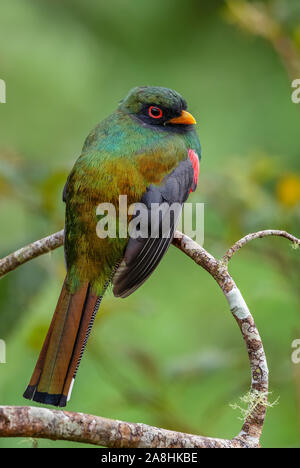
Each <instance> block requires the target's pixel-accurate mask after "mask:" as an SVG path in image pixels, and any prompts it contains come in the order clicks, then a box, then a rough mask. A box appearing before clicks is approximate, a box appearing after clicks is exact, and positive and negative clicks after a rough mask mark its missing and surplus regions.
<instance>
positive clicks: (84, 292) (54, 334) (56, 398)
mask: <svg viewBox="0 0 300 468" xmlns="http://www.w3.org/2000/svg"><path fill="white" fill-rule="evenodd" d="M106 287H107V284H106V285H105V287H104V290H105V289H106ZM102 297H103V296H97V295H96V294H94V293H93V292H92V290H91V286H90V284H84V285H82V286H81V288H80V289H78V291H76V292H75V293H74V294H71V293H70V292H69V290H68V287H67V283H66V280H65V282H64V284H63V287H62V291H61V294H60V297H59V300H58V303H57V306H56V309H55V312H54V315H53V318H52V322H51V325H50V327H49V330H48V333H47V336H46V338H45V341H44V344H43V347H42V350H41V353H40V356H39V358H38V361H37V363H36V366H35V369H34V372H33V374H32V377H31V380H30V382H29V385H28V387H27V389H26V390H25V392H24V395H23V396H24V397H25V398H27V399H29V400H34V401H37V402H39V403H45V404H49V405H54V406H66V404H67V401H68V400H69V399H70V396H71V391H72V387H73V383H74V379H75V376H76V372H77V370H78V367H79V364H80V360H81V357H82V354H83V352H84V349H85V346H86V343H87V340H88V337H89V334H90V331H91V328H92V325H93V323H94V319H95V316H96V313H97V311H98V308H99V305H100V302H101V300H102Z"/></svg>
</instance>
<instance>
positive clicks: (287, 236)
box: [223, 229, 300, 263]
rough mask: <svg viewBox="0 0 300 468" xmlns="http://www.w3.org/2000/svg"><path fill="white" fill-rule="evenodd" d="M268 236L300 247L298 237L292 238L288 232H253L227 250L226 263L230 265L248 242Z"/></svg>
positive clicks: (224, 258)
mask: <svg viewBox="0 0 300 468" xmlns="http://www.w3.org/2000/svg"><path fill="white" fill-rule="evenodd" d="M268 236H277V237H284V238H285V239H288V240H289V241H291V242H292V243H293V245H294V246H295V247H298V246H299V245H300V239H297V237H295V236H292V234H289V233H288V232H286V231H279V230H276V229H268V230H266V231H258V232H253V233H252V234H248V235H247V236H245V237H243V238H242V239H240V240H239V241H237V242H236V243H235V244H234V245H233V246H232V247H231V248H230V249H229V250H227V252H226V254H225V255H224V257H223V260H224V261H225V262H226V263H228V262H229V260H231V259H232V257H233V255H234V254H235V253H236V252H237V251H238V250H240V249H241V248H242V247H244V245H246V244H248V242H251V241H253V240H255V239H262V238H263V237H268Z"/></svg>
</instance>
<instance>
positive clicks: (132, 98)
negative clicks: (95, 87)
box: [119, 86, 196, 131]
mask: <svg viewBox="0 0 300 468" xmlns="http://www.w3.org/2000/svg"><path fill="white" fill-rule="evenodd" d="M186 109H187V103H186V101H185V100H184V99H183V97H182V96H180V94H179V93H177V92H176V91H174V90H172V89H168V88H161V87H158V86H141V87H138V88H133V89H132V90H131V91H130V92H129V93H128V95H127V96H126V97H125V99H123V101H121V103H120V105H119V110H121V111H123V112H126V113H127V114H130V115H131V116H132V117H133V118H137V119H138V120H139V121H140V122H141V123H143V124H144V125H150V126H155V127H160V128H164V129H174V130H176V129H177V130H178V131H180V130H188V129H189V128H191V126H193V125H194V124H195V123H196V120H195V119H194V117H193V116H192V115H191V114H190V113H189V112H187V110H186Z"/></svg>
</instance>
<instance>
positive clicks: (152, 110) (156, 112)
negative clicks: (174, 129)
mask: <svg viewBox="0 0 300 468" xmlns="http://www.w3.org/2000/svg"><path fill="white" fill-rule="evenodd" d="M149 115H150V117H152V119H160V118H161V117H162V115H163V111H162V110H161V109H160V108H159V107H156V106H150V107H149Z"/></svg>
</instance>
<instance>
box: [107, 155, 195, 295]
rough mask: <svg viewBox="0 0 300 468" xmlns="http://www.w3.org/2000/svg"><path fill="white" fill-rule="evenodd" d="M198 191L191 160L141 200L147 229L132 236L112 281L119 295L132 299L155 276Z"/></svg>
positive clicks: (153, 187) (115, 292)
mask: <svg viewBox="0 0 300 468" xmlns="http://www.w3.org/2000/svg"><path fill="white" fill-rule="evenodd" d="M195 189H196V184H195V179H194V168H193V164H192V162H191V161H190V159H186V160H184V161H182V162H181V163H180V164H179V165H178V166H177V167H176V168H175V169H174V170H173V171H172V172H171V173H170V174H168V175H167V176H166V177H165V179H164V181H163V183H162V185H161V186H155V185H150V186H149V187H148V188H147V191H146V192H145V193H144V195H143V196H142V199H141V203H142V204H143V207H144V208H143V210H142V211H143V213H142V215H141V213H140V212H139V214H138V215H137V216H139V217H140V219H141V220H142V224H143V226H144V229H143V230H142V232H143V236H142V235H138V236H136V233H135V236H132V235H130V238H129V242H128V244H127V247H126V250H125V255H124V258H123V260H122V262H121V264H120V265H119V267H118V269H117V271H116V273H115V275H114V277H113V280H112V283H113V293H114V295H115V296H117V297H127V296H129V295H130V294H132V293H133V292H134V291H135V290H136V289H137V288H139V287H140V286H141V285H142V284H143V283H144V282H145V281H146V280H147V278H149V276H150V275H151V274H152V273H153V271H154V270H155V268H156V267H157V265H158V264H159V262H160V261H161V259H162V257H163V256H164V254H165V253H166V252H167V250H168V248H169V246H170V244H171V242H172V240H173V237H174V232H175V229H176V225H177V223H178V220H179V217H180V214H181V209H182V205H183V203H184V202H185V201H186V199H187V198H188V196H189V193H190V191H191V190H192V191H194V190H195ZM145 231H146V233H145ZM145 234H146V235H145Z"/></svg>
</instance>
